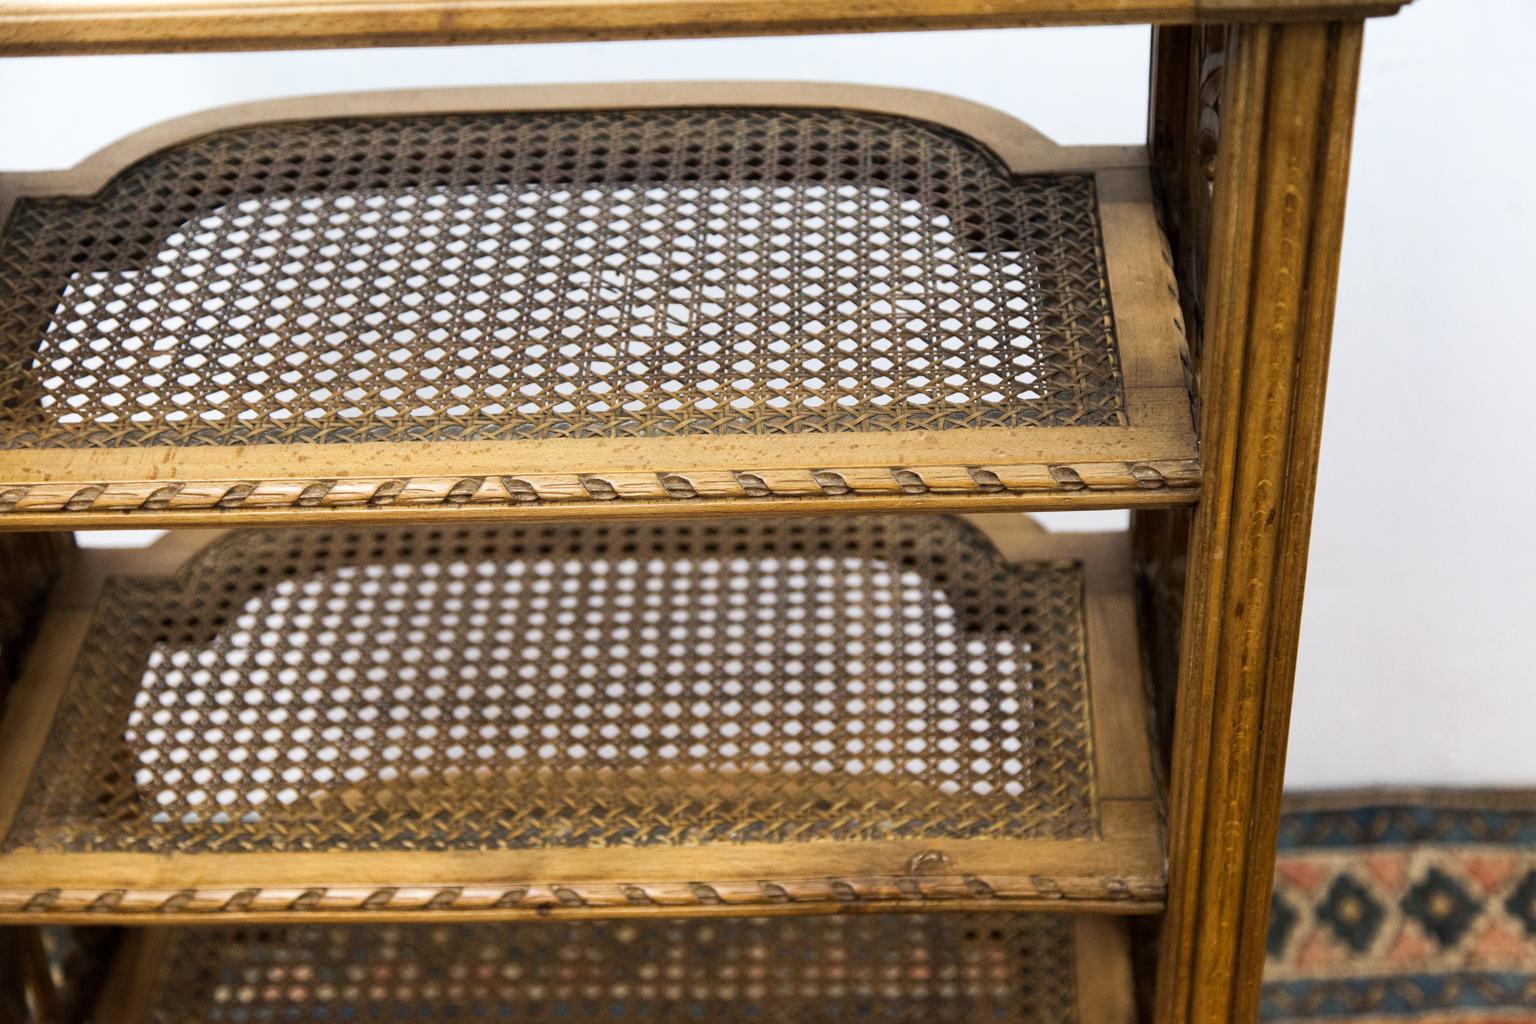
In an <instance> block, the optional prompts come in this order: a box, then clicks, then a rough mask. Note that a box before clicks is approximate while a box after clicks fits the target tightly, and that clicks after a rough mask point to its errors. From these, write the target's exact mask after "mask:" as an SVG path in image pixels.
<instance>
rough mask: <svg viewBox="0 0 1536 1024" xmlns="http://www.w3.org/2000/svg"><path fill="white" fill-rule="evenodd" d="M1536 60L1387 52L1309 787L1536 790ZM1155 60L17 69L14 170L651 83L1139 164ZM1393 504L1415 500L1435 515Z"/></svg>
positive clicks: (783, 56) (6, 93) (1413, 42)
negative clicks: (901, 107) (122, 151)
mask: <svg viewBox="0 0 1536 1024" xmlns="http://www.w3.org/2000/svg"><path fill="white" fill-rule="evenodd" d="M1482 15H1493V16H1495V17H1496V18H1497V22H1496V23H1495V25H1494V27H1493V29H1492V30H1491V31H1490V30H1488V28H1487V22H1486V21H1485V20H1484V18H1483V17H1481V16H1482ZM1533 38H1536V4H1532V3H1531V2H1530V0H1419V3H1418V5H1417V6H1416V7H1414V8H1411V9H1410V10H1409V11H1408V12H1407V13H1405V14H1404V15H1402V16H1400V17H1399V18H1397V19H1394V20H1390V21H1385V22H1379V23H1375V24H1373V26H1372V28H1371V30H1370V33H1369V35H1368V39H1367V47H1366V65H1365V73H1364V81H1363V91H1362V97H1361V109H1360V121H1359V131H1358V149H1357V153H1356V160H1355V179H1354V187H1353V189H1352V192H1351V198H1350V215H1349V225H1348V232H1347V238H1346V253H1345V263H1344V273H1343V283H1342V300H1341V304H1340V309H1339V320H1338V332H1337V337H1336V342H1335V349H1334V351H1335V356H1334V366H1333V381H1332V390H1331V393H1330V402H1331V406H1330V407H1331V409H1332V410H1333V412H1332V414H1331V415H1330V417H1329V420H1328V424H1327V430H1326V432H1325V438H1324V448H1323V465H1322V478H1321V483H1320V486H1319V491H1318V509H1317V518H1316V529H1315V534H1314V539H1313V548H1312V550H1313V562H1312V572H1311V579H1310V582H1309V592H1308V602H1307V609H1306V620H1305V623H1304V630H1303V642H1302V653H1301V662H1300V670H1299V677H1298V681H1297V697H1296V715H1295V723H1294V729H1293V732H1292V748H1291V749H1292V759H1291V780H1292V782H1293V784H1295V785H1298V786H1323V785H1348V784H1358V783H1376V782H1404V783H1446V784H1449V783H1455V782H1525V783H1528V784H1529V783H1536V686H1532V685H1531V684H1532V682H1533V680H1532V671H1531V666H1533V665H1536V596H1533V585H1536V584H1533V580H1536V551H1533V548H1532V547H1531V546H1530V545H1529V544H1522V543H1521V541H1522V540H1523V539H1524V538H1523V532H1524V531H1523V529H1522V528H1523V527H1524V526H1525V519H1526V517H1527V516H1528V514H1529V510H1530V509H1531V508H1532V507H1533V506H1536V500H1533V499H1536V484H1533V477H1532V476H1531V475H1526V476H1524V477H1522V476H1521V473H1522V472H1528V471H1533V470H1536V460H1533V458H1532V457H1531V455H1529V454H1528V451H1529V449H1530V448H1531V447H1532V442H1536V427H1533V425H1532V424H1533V422H1536V415H1533V410H1532V409H1531V408H1530V406H1531V405H1532V404H1533V403H1532V402H1531V401H1530V400H1528V398H1527V395H1528V394H1529V393H1530V391H1531V381H1532V380H1536V338H1533V337H1532V333H1533V332H1532V328H1531V326H1530V322H1529V319H1528V318H1524V317H1522V316H1521V314H1522V313H1523V311H1524V310H1523V303H1522V301H1521V300H1522V299H1523V298H1524V288H1522V285H1525V284H1526V282H1527V280H1528V279H1533V278H1536V258H1533V257H1532V255H1531V253H1530V248H1531V245H1532V244H1533V243H1536V212H1533V208H1532V201H1531V197H1530V193H1529V191H1528V190H1527V189H1525V188H1524V186H1525V185H1526V184H1527V182H1529V181H1530V180H1531V176H1532V172H1531V170H1530V167H1529V161H1530V160H1531V158H1532V157H1536V135H1533V124H1536V118H1533V116H1532V110H1531V108H1532V106H1533V105H1536V65H1533V62H1532V61H1531V60H1530V58H1529V56H1528V54H1527V53H1526V52H1524V51H1526V50H1527V49H1528V48H1529V45H1530V40H1531V39H1533ZM1147 48H1148V40H1147V32H1146V30H1145V29H1140V28H1125V29H1118V28H1117V29H1069V30H1046V31H1022V32H978V33H941V34H927V35H887V36H854V37H827V38H806V39H789V40H730V41H714V42H693V41H690V42H668V43H610V44H570V45H564V46H547V47H500V48H496V47H473V48H463V49H453V50H391V51H373V52H366V51H344V52H328V53H308V54H239V55H213V56H201V55H199V56H165V57H110V58H76V59H29V60H11V61H0V98H3V99H4V102H3V103H0V139H4V140H5V143H4V148H3V151H0V166H4V167H5V168H8V169H23V168H26V169H35V168H47V167H57V166H66V165H68V164H71V163H73V162H75V161H76V160H78V159H80V158H81V157H83V156H85V155H86V154H88V153H89V152H91V151H92V150H94V149H96V148H97V147H99V146H101V145H104V144H106V143H107V142H110V141H111V140H112V139H114V138H116V137H118V136H119V135H122V134H124V133H126V132H128V131H131V130H133V129H134V128H136V127H139V126H142V125H145V124H149V123H153V122H154V121H158V120H163V119H165V118H167V117H172V116H175V115H177V114H182V113H187V112H190V111H194V110H199V109H204V108H207V107H211V106H217V105H220V104H225V103H234V102H240V101H243V100H250V99H260V98H266V97H272V96H279V95H302V94H307V93H315V92H327V91H335V90H341V89H369V88H402V87H410V86H427V85H448V84H489V83H539V82H577V81H625V80H634V81H639V80H648V79H649V80H654V79H701V78H702V79H709V78H781V79H810V80H822V81H848V82H863V83H879V84H889V85H902V86H907V87H916V88H927V89H935V90H939V91H944V92H951V93H955V94H958V95H963V96H966V97H969V98H972V99H976V100H980V101H982V102H986V103H990V104H992V105H994V106H997V107H1000V108H1002V109H1005V110H1008V111H1011V112H1013V113H1015V114H1016V115H1018V116H1020V117H1022V118H1024V119H1026V120H1029V121H1030V122H1032V123H1033V124H1034V125H1035V126H1036V127H1038V128H1040V129H1042V130H1043V131H1045V132H1046V133H1047V134H1049V135H1051V136H1053V137H1054V138H1056V139H1057V140H1058V141H1060V142H1064V143H1096V142H1131V141H1137V140H1139V139H1140V138H1141V137H1142V134H1143V130H1144V129H1143V125H1144V121H1145V106H1146V67H1147ZM61 126H67V128H64V127H61ZM1463 367H1465V368H1466V369H1463ZM1394 485H1398V486H1401V485H1408V486H1411V487H1413V488H1414V490H1413V491H1412V492H1411V493H1412V495H1413V503H1412V504H1411V505H1404V504H1402V503H1399V502H1394V501H1392V500H1391V497H1390V495H1391V488H1392V487H1393V486H1394ZM1060 518H1061V517H1059V516H1058V517H1053V520H1055V521H1056V522H1057V523H1059V522H1060ZM1093 518H1094V521H1095V522H1096V523H1102V522H1103V521H1104V520H1105V518H1106V517H1104V516H1095V517H1093ZM1108 518H1109V519H1110V521H1114V520H1115V517H1114V516H1110V517H1108ZM1121 519H1123V517H1121ZM1076 521H1077V522H1081V517H1079V519H1078V520H1076Z"/></svg>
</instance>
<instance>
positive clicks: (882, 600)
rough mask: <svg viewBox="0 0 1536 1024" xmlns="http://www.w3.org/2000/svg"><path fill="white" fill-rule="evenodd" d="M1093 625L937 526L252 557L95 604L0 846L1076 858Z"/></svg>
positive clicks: (571, 534)
mask: <svg viewBox="0 0 1536 1024" xmlns="http://www.w3.org/2000/svg"><path fill="white" fill-rule="evenodd" d="M1083 630H1084V627H1083V622H1082V578H1081V570H1080V567H1079V566H1078V565H1077V564H1076V563H1039V564H1029V565H1022V566H1021V565H1014V564H1010V563H1007V562H1004V561H1002V560H1001V559H1000V557H999V556H998V555H997V553H996V551H995V549H993V548H992V547H991V545H990V543H989V542H988V541H987V540H986V538H985V536H984V535H982V534H981V533H980V532H979V531H977V530H975V529H974V528H973V527H971V526H970V525H969V524H967V523H965V522H964V521H962V520H958V519H954V518H950V517H933V516H911V517H862V518H853V517H850V518H842V517H839V518H835V519H826V520H799V519H789V520H782V521H774V520H759V519H756V518H752V519H745V520H736V521H704V522H697V523H678V524H662V525H657V526H642V525H579V526H578V525H543V526H538V527H535V528H531V529H518V530H515V531H514V530H508V529H505V528H494V527H486V528H458V529H452V530H447V529H440V530H439V529H390V530H358V531H344V530H290V531H262V532H243V533H240V534H236V535H232V536H231V537H229V538H226V539H224V540H223V541H220V542H218V543H217V544H215V545H214V546H212V547H211V548H209V549H207V550H206V551H205V552H204V553H203V554H202V555H201V556H200V557H198V558H197V559H196V560H195V561H194V562H193V563H192V564H191V565H190V566H189V567H188V568H187V569H185V570H184V571H183V573H182V574H181V576H180V577H179V578H178V579H176V580H174V581H126V580H114V581H111V582H110V583H109V585H108V587H107V590H106V591H105V593H104V597H103V598H102V600H101V603H100V606H99V608H98V610H97V613H96V627H95V628H94V629H92V630H91V631H90V633H89V638H88V639H87V641H86V642H85V644H84V647H83V650H82V652H81V654H80V657H79V660H78V662H77V664H76V666H75V668H74V670H73V674H72V678H71V680H70V690H69V692H67V693H66V695H65V699H64V701H63V703H62V710H61V711H60V713H59V716H58V717H57V719H56V722H55V724H54V726H53V728H52V731H51V733H50V736H49V738H48V740H47V743H46V747H45V751H44V754H43V756H42V759H41V761H40V762H39V765H38V768H37V769H36V771H35V772H34V774H33V778H32V780H31V782H30V784H29V786H30V788H29V792H28V795H27V798H26V800H25V805H24V807H23V809H22V810H21V812H20V813H19V814H18V816H17V819H16V823H15V825H14V826H13V828H12V830H11V832H10V834H9V835H8V837H7V839H6V848H7V849H14V848H17V847H37V848H43V849H68V850H101V851H204V850H227V851H244V850H263V851H285V850H334V849H432V850H450V849H464V848H485V847H497V848H509V847H510V848H530V847H551V846H562V847H563V846H598V847H613V846H637V845H667V844H670V845H678V844H698V843H711V842H744V841H757V842H772V843H795V842H804V841H809V840H817V839H867V840H878V839H886V838H897V837H961V838H991V837H1001V838H1036V837H1054V838H1068V837H1084V836H1089V835H1092V834H1095V831H1096V827H1097V825H1096V803H1095V798H1094V795H1093V794H1094V785H1093V772H1092V768H1091V758H1090V751H1089V739H1088V712H1087V707H1086V680H1085V674H1086V668H1085V663H1084V658H1085V655H1084V637H1083Z"/></svg>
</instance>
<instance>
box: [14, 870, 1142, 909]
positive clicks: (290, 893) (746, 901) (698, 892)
mask: <svg viewBox="0 0 1536 1024" xmlns="http://www.w3.org/2000/svg"><path fill="white" fill-rule="evenodd" d="M1165 894H1166V885H1165V883H1164V882H1163V880H1162V879H1160V878H1137V877H1124V876H1108V877H1100V878H1047V877H1039V876H1036V877H1022V878H1015V877H1008V878H984V877H979V876H975V875H946V876H917V875H905V876H891V877H876V878H865V877H850V878H810V879H806V878H799V879H782V880H759V881H741V880H736V881H717V882H659V883H593V884H586V883H564V884H559V885H538V884H535V885H523V884H513V885H465V886H446V885H440V886H293V887H281V888H277V887H274V888H207V889H44V890H40V891H33V890H28V889H0V916H4V917H9V918H20V917H26V918H36V917H48V916H54V915H64V914H93V915H94V914H100V915H102V916H103V917H131V916H140V915H190V916H197V915H221V914H258V915H259V914H285V915H286V914H298V913H318V914H332V913H357V914H368V913H374V912H392V913H400V912H412V913H423V914H429V913H433V912H441V911H452V912H454V913H456V914H461V913H464V912H478V913H485V914H487V915H501V916H505V915H506V914H507V912H514V913H515V912H518V911H526V912H529V913H537V914H540V915H546V914H558V913H559V912H561V911H573V910H580V911H592V910H605V909H606V910H615V909H640V908H652V909H660V908H684V909H686V908H690V907H722V908H724V907H729V908H731V909H732V911H733V912H736V911H746V912H751V911H754V910H760V909H765V908H770V907H774V906H784V905H786V904H795V905H797V906H815V905H818V904H820V905H832V904H843V905H870V904H881V905H886V906H889V907H890V908H891V909H893V910H900V909H913V907H914V906H916V905H920V904H931V903H946V902H949V903H952V902H957V901H970V902H978V901H982V902H996V903H1000V904H1020V905H1026V904H1039V903H1042V902H1072V903H1077V902H1137V903H1144V904H1148V905H1151V906H1156V905H1158V904H1160V903H1161V901H1162V900H1163V898H1164V896H1165ZM1000 909H1001V908H1000Z"/></svg>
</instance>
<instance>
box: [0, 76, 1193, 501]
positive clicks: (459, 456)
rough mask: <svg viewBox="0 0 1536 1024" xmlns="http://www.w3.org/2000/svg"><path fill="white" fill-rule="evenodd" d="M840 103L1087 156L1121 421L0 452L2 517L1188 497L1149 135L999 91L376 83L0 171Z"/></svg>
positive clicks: (70, 190)
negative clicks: (317, 127) (291, 130)
mask: <svg viewBox="0 0 1536 1024" xmlns="http://www.w3.org/2000/svg"><path fill="white" fill-rule="evenodd" d="M678 107H727V108H742V107H770V108H776V109H777V108H787V109H795V108H823V109H824V108H837V109H849V110H857V111H862V112H869V113H878V114H891V115H897V116H902V117H910V118H914V119H917V120H919V121H924V122H933V123H937V124H940V125H944V126H948V127H951V128H954V129H956V130H958V131H960V132H962V133H964V134H965V135H966V136H969V137H970V138H972V139H975V140H977V141H978V142H979V143H980V144H982V145H983V146H985V147H987V149H989V150H991V151H992V152H993V153H995V154H996V155H997V156H998V157H999V158H1001V159H1002V160H1003V161H1004V162H1005V164H1006V165H1007V167H1008V168H1010V169H1011V170H1012V172H1013V173H1014V174H1016V175H1018V174H1029V173H1037V174H1044V173H1068V172H1070V173H1077V172H1084V173H1091V174H1092V175H1093V176H1094V179H1095V181H1096V188H1097V198H1098V210H1099V219H1100V227H1101V231H1102V237H1103V244H1104V258H1105V265H1106V266H1107V268H1108V277H1109V280H1108V291H1109V295H1110V299H1111V302H1112V304H1113V315H1114V320H1115V335H1116V338H1117V341H1118V349H1119V359H1120V372H1121V375H1122V379H1123V385H1124V391H1125V400H1126V415H1127V418H1128V423H1127V425H1125V426H1087V427H1076V426H1059V427H1058V426H1020V427H979V428H969V427H967V428H963V429H962V428H955V429H939V430H933V429H920V430H900V431H894V432H891V431H842V430H839V431H835V432H831V433H796V434H791V435H762V434H732V435H713V434H711V435H704V434H698V435H695V436H675V437H640V438H620V439H615V438H580V437H576V438H556V439H517V440H501V441H474V440H468V441H441V440H440V441H423V442H361V443H303V444H252V445H243V444H225V445H218V444H199V445H189V446H169V445H154V446H149V447H113V448H14V449H7V450H0V529H89V528H102V527H105V528H142V527H157V526H189V525H199V526H209V525H219V526H224V525H237V524H238V525H251V524H278V523H298V522H337V521H342V520H353V521H360V520H369V521H372V520H377V521H386V520H387V521H396V522H412V521H436V520H439V519H447V518H464V519H476V518H500V517H540V516H544V517H548V516H554V517H561V518H569V517H572V516H582V517H595V516H603V515H629V516H634V515H644V514H657V513H659V514H664V515H669V516H675V515H708V514H714V513H719V512H722V511H726V510H729V511H732V512H738V511H740V512H759V513H770V514H780V513H783V512H786V511H802V512H833V511H839V512H857V511H878V510H897V509H918V508H925V509H930V510H935V511H939V510H964V511H981V510H987V509H1024V508H1030V509H1063V508H1118V507H1128V506H1133V505H1152V506H1163V505H1181V504H1188V503H1190V502H1192V501H1194V500H1195V497H1196V495H1197V494H1198V488H1199V454H1198V447H1197V445H1196V442H1195V436H1194V429H1193V419H1192V416H1191V410H1190V399H1189V392H1188V389H1187V377H1186V370H1185V359H1184V354H1183V346H1184V341H1183V332H1182V322H1181V314H1180V310H1179V306H1178V303H1177V301H1176V298H1175V294H1176V288H1175V286H1174V283H1173V277H1172V271H1171V269H1170V265H1169V256H1168V250H1167V246H1166V243H1165V242H1164V240H1163V237H1162V235H1161V233H1160V231H1159V228H1158V224H1157V216H1156V212H1155V209H1154V205H1153V197H1152V189H1151V184H1150V177H1149V173H1148V170H1147V167H1146V156H1145V151H1144V150H1143V149H1142V148H1140V147H1060V146H1057V145H1056V144H1054V143H1052V142H1050V141H1049V140H1048V139H1046V138H1045V137H1044V136H1042V135H1040V134H1039V133H1038V132H1036V131H1034V130H1033V129H1031V128H1029V127H1027V126H1026V125H1023V124H1021V123H1019V122H1018V121H1016V120H1014V119H1013V118H1010V117H1007V116H1006V115H1003V114H1000V113H998V112H997V111H995V110H991V109H989V108H986V107H983V106H980V105H977V104H973V103H969V102H965V101H961V100H955V99H951V98H949V97H943V96H938V95H935V94H930V93H916V92H910V91H906V90H894V89H882V88H866V87H848V86H822V85H795V84H787V83H713V84H698V85H694V84H688V85H664V84H663V85H636V84H631V85H615V86H600V87H591V86H582V87H553V88H517V89H502V88H494V89H449V90H440V91H439V90H426V91H415V92H398V93H371V94H356V95H342V96H332V97H319V98H312V99H302V100H292V101H278V102H271V103H259V104H251V105H246V106H241V107H233V108H228V109H225V110H220V111H214V112H210V113H207V114H201V115H195V116H192V117H189V118H184V119H181V120H178V121H174V122H170V123H168V124H164V125H161V126H158V127H156V128H152V129H149V130H147V131H145V132H143V133H140V134H138V135H135V136H132V137H130V138H128V139H125V140H123V141H122V142H119V143H118V144H116V145H114V146H112V147H109V148H108V149H106V150H104V151H102V152H101V153H99V154H97V155H96V156H95V157H93V158H90V159H88V160H87V161H85V162H84V163H82V164H81V165H80V166H78V167H76V168H74V169H73V170H71V171H66V172H57V173H41V174H24V175H12V176H9V177H8V178H5V179H0V222H3V220H4V217H5V213H6V211H7V210H8V209H9V208H10V206H11V205H12V204H14V202H15V201H16V199H17V198H18V197H21V196H90V195H93V194H94V193H96V192H98V191H99V190H100V189H102V188H103V187H105V186H106V185H107V183H108V182H110V181H111V180H112V179H113V177H114V176H115V175H117V174H118V173H120V172H121V171H122V170H123V169H124V168H126V167H130V166H132V165H133V164H134V163H135V162H136V161H139V160H141V159H143V158H144V157H146V156H148V155H151V154H153V153H155V152H157V151H159V150H162V149H164V148H166V147H168V146H170V145H172V144H174V143H176V142H180V141H184V140H187V139H191V138H197V137H200V136H204V135H207V134H209V133H212V132H217V131H221V130H225V129H230V128H235V127H240V126H247V125H253V124H264V123H269V122H283V121H292V120H311V119H324V118H331V117H350V118H356V117H378V116H387V115H416V114H435V113H454V112H456V113H469V112H479V111H507V110H538V111H549V110H556V111H565V110H591V109H616V108H624V109H655V108H678Z"/></svg>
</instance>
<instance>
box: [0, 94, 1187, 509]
mask: <svg viewBox="0 0 1536 1024" xmlns="http://www.w3.org/2000/svg"><path fill="white" fill-rule="evenodd" d="M7 211H8V213H7ZM0 217H3V218H5V219H4V223H5V227H4V234H3V236H0V351H3V352H4V353H8V354H7V355H5V357H4V359H3V361H0V367H3V369H0V528H7V527H9V528H14V529H38V528H43V529H47V528H57V529H68V528H77V527H79V528H86V527H102V526H106V527H112V526H117V527H129V526H146V527H147V526H157V525H183V526H185V525H232V524H235V523H244V524H251V523H267V524H274V525H277V524H293V523H299V522H327V523H335V522H355V521H368V522H382V521H386V520H393V521H397V522H410V521H423V520H432V521H437V520H442V519H444V518H447V517H458V518H464V519H476V518H482V519H483V518H499V517H509V516H520V517H539V516H544V517H571V516H575V515H579V516H583V517H591V516H594V515H602V514H623V515H640V514H648V513H657V514H663V515H668V516H676V515H679V514H682V515H694V514H710V513H719V512H722V511H730V512H732V513H735V512H754V511H755V512H760V513H783V512H786V511H793V510H799V511H833V510H842V511H858V510H866V511H875V510H893V509H917V508H923V509H929V510H933V509H952V510H988V509H1012V508H1073V507H1101V508H1103V507H1122V506H1128V505H1145V504H1154V505H1173V504H1183V503H1188V502H1192V501H1194V500H1195V498H1196V496H1197V494H1198V490H1199V480H1200V469H1199V461H1198V450H1197V446H1196V443H1195V438H1194V434H1193V425H1192V417H1191V403H1190V397H1189V391H1188V387H1187V382H1186V372H1185V360H1184V338H1183V331H1182V326H1181V324H1180V320H1179V307H1178V302H1177V297H1176V294H1175V286H1174V282H1173V278H1172V275H1171V272H1170V270H1169V266H1168V260H1167V250H1166V245H1165V243H1164V240H1163V237H1162V235H1161V233H1160V231H1159V229H1158V225H1157V216H1156V211H1155V209H1154V204H1153V198H1152V189H1151V185H1150V178H1149V175H1148V172H1147V169H1146V167H1145V166H1144V154H1143V153H1142V152H1141V151H1140V150H1139V149H1132V148H1113V149H1104V148H1099V149H1070V148H1062V147H1058V146H1056V145H1054V144H1053V143H1051V142H1049V141H1048V140H1046V139H1044V138H1043V137H1041V136H1039V135H1038V134H1037V133H1035V132H1034V131H1032V130H1031V129H1029V128H1027V127H1026V126H1024V125H1022V124H1019V123H1018V122H1016V121H1014V120H1012V119H1010V118H1007V117H1004V116H1003V115H1000V114H998V113H996V112H995V111H990V110H986V109H984V108H979V107H976V106H974V105H971V104H968V103H964V102H961V101H958V100H950V99H946V98H943V97H936V96H932V95H926V94H912V93H905V92H900V91H893V90H882V89H859V88H851V87H825V86H821V87H818V86H794V85H771V84H758V85H715V86H703V87H679V86H655V87H651V86H623V87H609V88H582V89H569V88H564V89H525V90H511V91H509V90H468V91H465V90H450V91H444V92H431V91H428V92H424V93H416V92H413V93H409V94H398V93H397V94H372V95H363V96H350V97H334V98H330V99H325V100H305V101H287V102H280V103H276V104H259V105H256V106H254V107H244V108H235V109H232V110H227V111H220V112H215V113H212V114H208V115H201V116H198V117H194V118H190V119H187V120H184V121H181V122H175V123H173V124H170V125H165V126H161V127H160V128H158V129H152V130H150V131H148V132H146V133H143V134H141V135H139V136H135V137H133V138H130V139H128V140H125V141H124V142H122V143H120V144H118V145H117V146H115V147H112V148H111V149H109V150H107V151H104V152H103V153H101V154H98V155H97V156H96V157H95V158H93V159H92V160H90V161H88V162H87V163H86V164H84V165H82V166H81V167H79V168H76V169H75V170H74V171H70V172H61V173H55V174H38V175H13V176H11V177H10V178H8V179H6V180H5V181H4V182H0Z"/></svg>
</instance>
